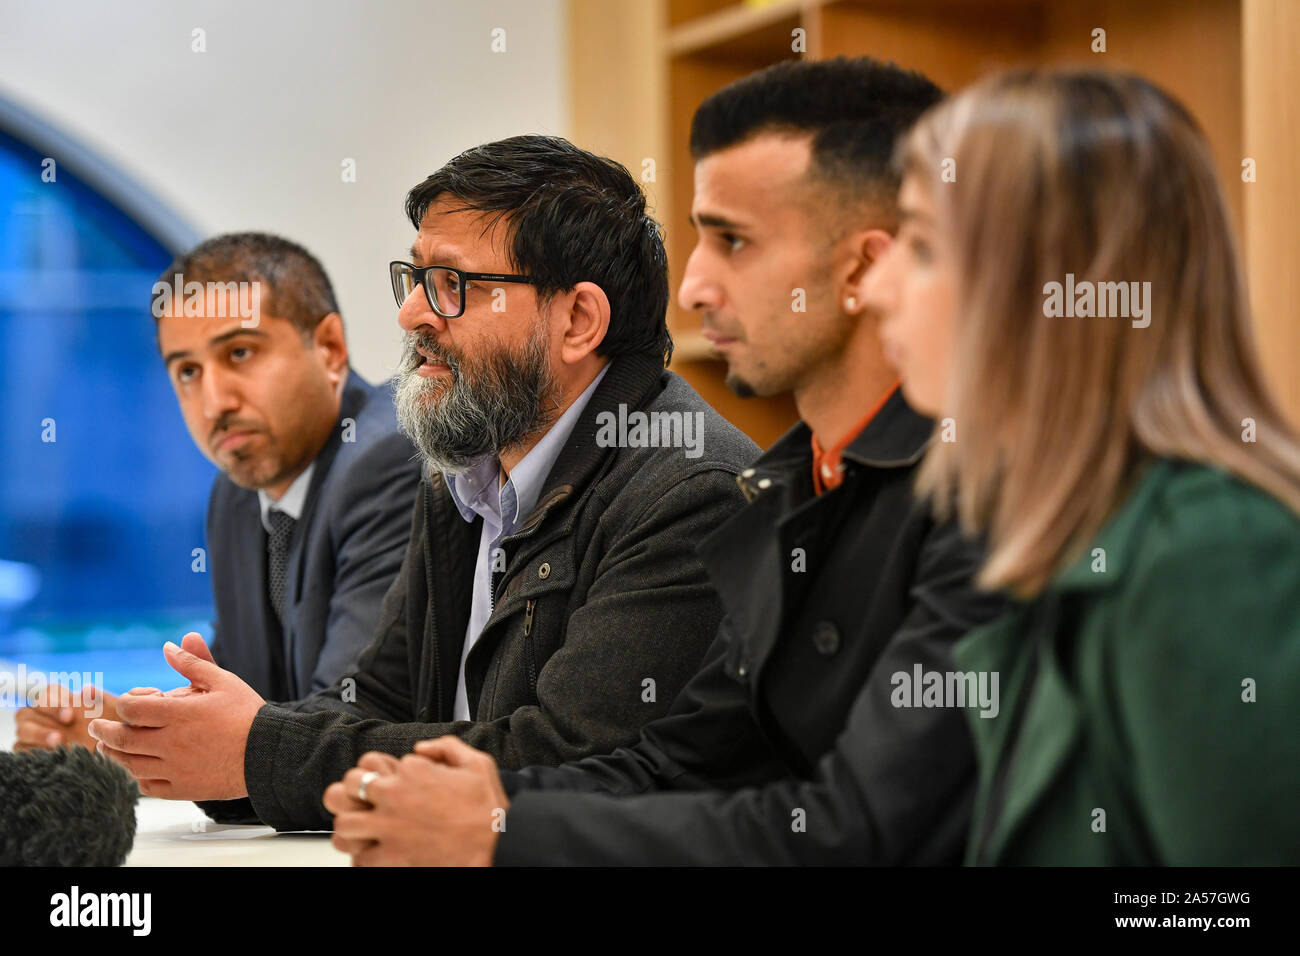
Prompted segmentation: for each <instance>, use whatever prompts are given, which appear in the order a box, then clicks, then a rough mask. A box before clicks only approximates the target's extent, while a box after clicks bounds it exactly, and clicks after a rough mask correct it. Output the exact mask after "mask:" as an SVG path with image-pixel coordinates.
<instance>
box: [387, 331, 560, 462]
mask: <svg viewBox="0 0 1300 956" xmlns="http://www.w3.org/2000/svg"><path fill="white" fill-rule="evenodd" d="M416 345H419V346H420V347H421V348H423V349H424V350H425V351H426V352H428V353H430V354H432V355H435V356H437V358H438V361H439V362H440V363H442V364H444V365H446V366H447V367H448V368H449V369H450V370H451V381H450V382H446V381H442V380H437V379H428V378H424V377H423V376H421V375H419V374H418V373H417V372H416V369H418V368H419V367H420V365H421V364H422V362H423V359H422V358H421V356H420V354H419V353H418V352H416V351H415V346H416ZM559 394H560V387H559V383H558V382H557V381H556V380H555V375H554V372H553V371H552V370H551V361H550V356H549V354H548V353H547V349H546V339H545V336H544V335H543V333H542V330H541V327H540V326H539V327H538V328H537V329H535V330H534V334H533V335H531V336H530V337H529V339H528V343H527V344H526V345H524V346H523V348H521V349H519V350H518V351H513V352H512V351H510V350H508V349H505V350H502V351H498V352H495V353H493V354H492V355H489V356H488V357H487V358H485V359H483V360H481V361H474V360H470V359H466V358H464V357H463V356H460V355H457V354H453V353H452V352H450V351H448V350H447V349H446V348H442V347H439V346H438V344H437V341H436V339H435V338H434V336H433V335H432V334H430V333H429V332H427V331H424V330H417V331H415V332H411V333H409V334H408V335H407V337H406V344H405V349H404V351H403V353H402V364H401V368H400V371H399V373H398V376H397V378H396V379H394V382H393V404H394V405H395V406H396V408H397V423H398V426H399V427H400V428H401V430H402V432H403V433H404V434H405V435H406V436H407V437H408V438H410V439H411V441H412V443H414V445H415V447H416V448H417V449H419V451H420V454H421V455H422V456H423V457H424V461H425V464H426V465H427V466H428V467H429V468H430V469H431V470H433V471H440V472H445V473H448V474H453V475H454V474H460V473H462V472H464V471H466V470H468V469H469V468H470V467H471V466H472V465H473V464H474V463H475V462H476V461H478V460H479V459H481V458H483V457H485V456H488V455H491V456H493V457H497V456H500V454H501V452H502V451H504V450H505V449H507V448H511V447H514V446H516V445H519V444H521V443H523V441H524V440H525V439H527V438H529V437H530V436H532V435H535V434H537V433H538V432H540V431H542V430H544V429H545V428H547V427H548V426H550V424H551V423H552V422H553V421H554V420H555V413H556V410H557V406H558V404H559V403H558V399H559Z"/></svg>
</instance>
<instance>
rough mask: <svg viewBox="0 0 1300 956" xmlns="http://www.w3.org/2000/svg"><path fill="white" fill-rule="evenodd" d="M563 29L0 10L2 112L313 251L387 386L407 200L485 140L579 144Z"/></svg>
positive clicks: (455, 14)
mask: <svg viewBox="0 0 1300 956" xmlns="http://www.w3.org/2000/svg"><path fill="white" fill-rule="evenodd" d="M564 17H565V4H564V2H563V0H377V2H361V0H354V2H349V0H316V2H308V0H261V2H250V0H235V2H229V0H221V2H198V0H119V2H115V3H104V2H102V0H51V2H44V0H43V2H31V0H0V96H3V97H5V98H8V99H10V100H13V101H15V102H17V103H18V104H19V105H20V106H23V107H25V108H26V109H28V110H30V111H31V112H33V113H36V114H37V115H39V116H40V117H42V118H43V119H45V120H47V121H49V122H50V123H53V124H55V125H57V126H59V127H61V128H62V130H63V131H64V132H66V133H68V134H70V135H71V136H72V137H74V138H76V139H78V140H79V141H81V142H82V143H84V144H85V145H87V146H89V147H91V148H93V149H95V150H96V151H98V152H99V153H101V154H102V155H103V156H104V157H105V158H106V159H107V160H108V161H110V162H111V163H113V164H115V165H117V166H118V167H119V168H121V169H122V170H123V171H124V172H126V173H127V174H128V175H130V176H131V177H133V178H134V179H135V180H136V181H137V182H139V183H140V184H141V185H142V186H144V187H145V188H147V189H150V190H152V191H154V192H155V193H156V194H157V195H158V196H159V198H161V199H162V200H163V201H165V202H166V203H168V204H169V205H170V206H171V207H172V208H173V209H175V211H176V212H178V213H179V214H181V215H182V216H184V217H186V218H187V219H188V220H189V221H190V222H191V223H192V225H193V226H194V227H195V228H196V229H197V230H198V231H199V233H200V234H201V235H205V236H206V235H211V234H213V233H216V232H226V231H231V230H242V229H264V230H269V231H273V232H278V233H281V234H282V235H285V236H287V237H288V238H290V239H293V240H295V241H298V242H301V243H302V244H303V245H305V246H306V247H307V248H309V249H310V250H312V252H314V253H315V254H316V255H317V256H318V257H319V258H320V259H321V261H322V262H323V263H324V265H325V267H326V269H327V270H328V271H329V273H330V276H331V278H332V280H333V282H334V286H335V291H336V292H337V294H338V297H339V303H340V306H341V307H342V310H343V316H344V320H345V324H346V325H347V328H348V339H349V344H350V346H351V349H352V357H353V363H354V365H355V366H356V367H357V368H358V369H359V370H360V371H361V372H362V373H363V374H364V375H366V376H367V377H368V378H370V379H371V380H372V381H374V380H377V379H380V378H384V377H387V375H388V374H389V373H390V372H391V370H392V368H393V366H394V364H395V362H396V358H397V350H398V347H399V342H400V337H399V332H398V329H397V324H396V321H395V317H396V311H397V310H396V306H395V305H394V303H393V299H392V293H391V292H390V290H389V286H388V279H387V270H386V265H387V263H388V261H389V260H390V259H394V258H399V257H401V256H402V253H403V251H404V250H405V249H406V248H408V247H409V246H410V243H411V239H412V238H413V231H412V230H411V227H410V225H409V223H407V222H406V219H405V217H404V216H403V214H402V208H401V207H402V198H403V196H404V195H405V193H406V191H407V190H408V189H409V188H410V187H411V186H413V185H415V183H417V182H419V181H420V180H421V179H423V178H424V177H425V176H426V175H428V174H429V173H431V172H433V170H435V169H436V168H437V167H438V166H440V165H441V164H442V163H444V162H445V161H446V160H447V159H449V158H450V157H451V156H453V155H455V154H456V153H457V152H459V151H460V150H462V149H465V148H467V147H469V146H473V145H475V144H476V143H480V142H485V141H488V140H493V139H499V138H501V137H504V136H510V135H514V134H516V133H525V132H538V133H550V134H557V135H567V133H568V128H569V118H568V102H567V100H568V97H567V90H566V85H565V84H566V81H565V77H566V75H567V69H566V62H567V56H568V52H567V50H566V48H565V46H566V44H565V37H566V33H567V31H566V24H565V20H564ZM498 27H499V28H502V29H504V30H505V47H506V48H505V52H493V50H492V31H493V29H494V28H498ZM195 28H202V29H203V30H205V31H206V47H207V49H206V52H204V53H196V52H193V50H192V48H191V47H192V43H193V40H192V31H193V30H194V29H195ZM345 158H352V159H355V160H356V170H357V181H356V182H355V183H344V182H343V181H342V177H341V175H340V173H341V166H340V164H341V163H342V162H343V160H344V159H345Z"/></svg>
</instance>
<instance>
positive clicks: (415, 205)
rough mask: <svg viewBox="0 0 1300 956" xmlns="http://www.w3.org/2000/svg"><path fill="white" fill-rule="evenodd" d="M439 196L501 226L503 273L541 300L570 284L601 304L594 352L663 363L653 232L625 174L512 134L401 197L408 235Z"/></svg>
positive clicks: (658, 253) (564, 148) (663, 326)
mask: <svg viewBox="0 0 1300 956" xmlns="http://www.w3.org/2000/svg"><path fill="white" fill-rule="evenodd" d="M443 196H450V197H452V198H453V199H455V200H456V204H455V205H454V206H453V207H452V208H453V209H454V210H456V211H475V212H482V213H485V214H489V219H488V223H487V225H488V227H491V225H492V224H494V223H495V222H496V221H498V220H499V219H501V218H502V217H505V218H506V224H507V226H508V229H509V232H508V235H509V240H508V251H509V256H510V259H511V268H513V269H517V270H518V271H520V272H522V273H524V274H525V275H528V276H530V277H532V278H533V279H534V280H535V281H534V287H535V288H536V289H537V292H538V295H539V296H540V297H541V298H542V300H543V301H545V300H546V299H547V298H548V297H550V296H553V295H555V294H556V293H559V292H567V291H568V290H570V289H572V288H573V287H574V286H575V285H577V284H578V283H579V282H594V283H595V284H596V285H598V286H600V287H601V289H602V290H604V292H605V295H606V296H608V297H609V305H610V322H609V331H608V332H607V333H606V335H605V339H604V341H602V342H601V343H600V345H599V346H598V347H597V348H596V354H597V355H601V356H610V357H612V356H615V355H621V354H643V355H655V356H657V357H659V358H661V359H662V360H663V361H665V362H666V361H667V360H668V358H669V357H671V355H672V348H673V343H672V337H671V336H670V335H669V334H668V321H667V313H668V257H667V255H666V254H665V252H664V241H663V232H662V229H661V228H660V225H659V223H658V222H656V221H655V219H654V218H653V217H651V216H650V214H649V213H648V211H647V209H646V200H645V195H644V194H643V193H642V192H641V188H640V186H638V185H637V182H636V180H635V179H633V178H632V175H631V173H629V172H628V171H627V169H626V167H624V166H622V165H621V164H619V163H617V162H615V161H614V160H612V159H608V158H606V157H604V156H597V155H596V154H595V153H589V152H587V151H586V150H585V149H580V148H579V147H577V146H574V145H573V144H572V143H570V142H569V141H568V140H566V139H562V138H560V137H558V136H537V135H529V136H512V137H510V138H509V139H502V140H497V141H496V142H493V143H484V144H483V145H481V146H475V147H474V148H473V149H467V150H465V152H463V153H461V154H460V155H458V156H456V157H455V158H454V159H452V160H451V161H450V162H448V163H447V164H446V165H445V166H443V167H442V168H441V169H439V170H438V171H437V172H435V173H434V174H433V175H431V176H429V177H428V178H427V179H426V180H424V182H422V183H420V184H419V185H418V186H416V187H415V188H414V189H412V190H411V191H410V193H409V194H408V195H407V197H406V216H407V218H408V219H410V221H411V225H413V226H414V227H415V228H416V229H417V230H418V229H419V228H420V223H421V222H422V221H423V219H424V215H425V213H426V212H427V211H428V209H429V206H430V205H432V204H433V203H434V201H435V200H437V199H439V198H440V197H443Z"/></svg>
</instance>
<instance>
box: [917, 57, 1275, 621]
mask: <svg viewBox="0 0 1300 956" xmlns="http://www.w3.org/2000/svg"><path fill="white" fill-rule="evenodd" d="M900 159H901V160H902V163H903V167H904V171H905V173H908V174H911V175H915V176H918V177H920V179H919V181H920V182H921V183H922V185H923V186H925V187H926V188H927V189H928V192H929V195H931V196H932V197H933V199H934V201H935V208H936V215H937V220H938V222H937V228H939V229H940V230H944V231H945V233H946V235H947V236H949V237H951V238H952V240H953V246H954V248H955V250H956V258H957V274H958V278H957V286H958V295H957V303H958V306H957V308H958V331H957V332H956V336H955V340H954V343H953V359H952V375H951V377H950V381H949V387H948V394H947V399H946V406H945V410H944V411H943V413H942V415H941V418H942V417H944V416H951V417H952V418H953V420H954V423H955V427H956V430H957V434H956V441H936V442H934V443H933V445H932V448H931V451H930V452H929V453H928V454H927V457H926V460H925V462H924V463H923V465H922V467H921V470H920V473H919V475H918V485H917V489H918V493H919V494H920V495H921V496H923V497H928V498H929V499H930V500H931V501H932V502H933V503H934V505H935V507H936V509H937V510H938V512H939V513H940V514H941V515H943V516H947V515H949V514H951V513H952V511H953V510H954V509H955V511H956V513H957V515H958V517H959V518H960V519H961V521H962V523H963V525H964V526H965V527H966V528H967V529H968V530H972V531H977V532H987V534H988V542H989V556H988V559H987V561H986V563H985V565H984V567H983V569H982V570H981V572H980V576H979V583H980V585H981V586H984V587H989V588H1007V589H1009V590H1011V591H1012V592H1013V593H1017V594H1019V595H1021V596H1032V595H1034V594H1036V593H1038V592H1039V591H1041V590H1042V589H1043V587H1044V586H1045V585H1046V584H1047V583H1048V581H1050V579H1051V577H1052V575H1053V574H1054V573H1055V572H1057V571H1059V570H1060V569H1061V568H1062V567H1063V566H1064V565H1065V564H1066V563H1067V562H1068V561H1069V560H1070V559H1071V558H1072V557H1073V556H1074V555H1075V554H1076V553H1077V552H1078V551H1079V550H1081V549H1082V548H1083V547H1084V546H1085V545H1086V544H1087V543H1088V541H1089V540H1090V539H1091V538H1092V536H1093V535H1094V534H1095V533H1096V532H1097V531H1098V530H1099V529H1100V527H1101V526H1102V525H1103V524H1104V522H1105V520H1106V519H1107V518H1108V517H1109V516H1110V515H1111V514H1112V513H1113V511H1114V509H1115V507H1116V506H1117V505H1118V504H1119V503H1120V502H1121V501H1122V500H1123V498H1124V496H1125V495H1126V494H1127V492H1128V490H1129V489H1130V488H1131V485H1132V483H1133V481H1134V479H1135V477H1136V475H1137V473H1138V472H1139V470H1140V469H1141V467H1142V465H1143V464H1144V463H1145V462H1146V461H1148V460H1150V459H1151V458H1153V457H1156V456H1168V457H1173V458H1179V459H1186V460H1190V461H1196V462H1204V463H1207V464H1210V465H1214V466H1217V467H1220V468H1222V469H1224V470H1226V471H1228V472H1231V473H1233V474H1235V475H1237V476H1239V477H1240V478H1242V479H1244V480H1245V481H1247V482H1250V483H1251V484H1253V485H1255V486H1257V487H1259V488H1261V489H1263V490H1265V491H1266V492H1269V493H1270V494H1272V495H1274V496H1276V497H1277V498H1279V499H1280V500H1282V501H1284V502H1285V503H1286V504H1287V505H1289V506H1290V507H1291V508H1292V509H1294V510H1295V511H1297V512H1300V441H1298V440H1297V437H1296V432H1295V431H1294V430H1293V428H1292V427H1291V426H1290V425H1289V424H1288V422H1287V421H1286V419H1285V417H1284V415H1283V414H1282V412H1281V410H1280V408H1279V407H1278V404H1277V402H1276V400H1275V399H1274V397H1273V396H1271V395H1270V394H1269V391H1268V389H1267V387H1266V385H1265V384H1264V380H1263V375H1262V372H1261V370H1260V365H1259V362H1258V359H1257V356H1256V352H1255V345H1254V340H1253V335H1252V332H1251V325H1250V310H1249V304H1248V301H1247V293H1246V286H1245V279H1244V275H1243V272H1242V267H1241V260H1240V257H1239V255H1238V251H1237V247H1236V242H1235V239H1234V236H1233V232H1232V228H1231V225H1230V222H1229V218H1228V214H1227V211H1226V204H1225V202H1224V197H1223V193H1222V191H1221V189H1220V187H1219V184H1218V182H1217V180H1216V179H1215V176H1214V172H1213V161H1212V158H1211V155H1210V151H1209V148H1208V146H1207V144H1206V142H1205V139H1204V136H1203V135H1202V134H1201V132H1200V130H1199V129H1198V127H1197V124H1196V122H1195V120H1193V119H1192V117H1191V116H1190V115H1189V114H1188V113H1187V111H1186V110H1185V109H1184V108H1183V107H1182V106H1181V105H1180V104H1178V103H1177V102H1176V101H1175V100H1173V99H1172V98H1171V97H1169V96H1168V95H1167V94H1165V93H1164V92H1162V91H1161V90H1159V89H1157V88H1156V87H1155V86H1153V85H1152V84H1151V83H1149V82H1147V81H1146V80H1143V79H1141V78H1140V77H1137V76H1133V75H1125V74H1115V73H1105V72H1099V71H1094V70H1055V71H1041V70H1022V71H1016V72H1011V73H1005V74H1001V75H997V76H994V77H990V78H988V79H986V80H984V81H982V82H980V83H978V84H976V85H975V86H972V87H971V88H969V89H967V90H966V91H964V92H962V93H961V94H959V95H958V96H956V97H955V98H953V99H952V100H950V101H948V102H946V103H944V104H941V105H940V106H938V107H936V108H934V109H933V110H931V111H930V112H929V113H927V114H926V115H925V116H924V117H923V118H922V120H921V121H920V122H919V123H918V124H917V126H916V127H915V128H914V129H913V131H912V132H911V133H910V134H909V136H908V137H907V138H906V139H905V140H904V142H903V143H902V144H901V149H900ZM945 160H955V167H954V166H948V167H947V168H949V169H955V172H956V179H955V181H952V182H945V181H942V180H941V177H940V175H939V173H940V170H941V169H944V168H945V167H944V165H943V164H944V161H945ZM949 178H950V177H949ZM1067 274H1073V276H1074V281H1075V284H1076V288H1078V287H1080V286H1079V284H1080V283H1082V282H1084V281H1087V282H1091V283H1094V285H1095V286H1099V285H1100V283H1104V282H1133V281H1136V282H1139V283H1141V282H1143V281H1149V282H1150V287H1149V288H1150V293H1151V294H1150V296H1149V300H1148V301H1147V303H1146V308H1147V310H1148V311H1147V315H1146V317H1145V321H1149V323H1150V324H1149V325H1147V326H1146V327H1135V324H1134V322H1132V321H1130V319H1129V318H1123V317H1112V318H1077V317H1076V318H1065V317H1051V318H1049V317H1047V311H1046V308H1045V304H1044V303H1045V299H1046V292H1047V289H1048V285H1047V284H1048V283H1052V282H1057V283H1062V284H1065V283H1066V281H1067ZM1248 420H1249V421H1248ZM1251 422H1253V423H1254V429H1255V432H1256V438H1257V440H1256V441H1255V442H1253V443H1248V442H1246V441H1244V440H1243V437H1244V432H1245V430H1246V429H1248V428H1249V427H1250V425H1251Z"/></svg>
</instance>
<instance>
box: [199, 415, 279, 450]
mask: <svg viewBox="0 0 1300 956" xmlns="http://www.w3.org/2000/svg"><path fill="white" fill-rule="evenodd" d="M265 430H266V429H265V428H264V427H263V426H262V424H261V422H250V421H245V420H244V419H241V418H234V417H232V416H230V415H229V414H223V415H222V416H221V417H220V418H218V419H217V421H216V424H214V425H213V426H212V433H211V434H210V435H208V444H209V445H211V444H214V443H215V442H216V441H217V436H218V435H220V434H221V433H223V432H231V431H249V432H260V431H265Z"/></svg>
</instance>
